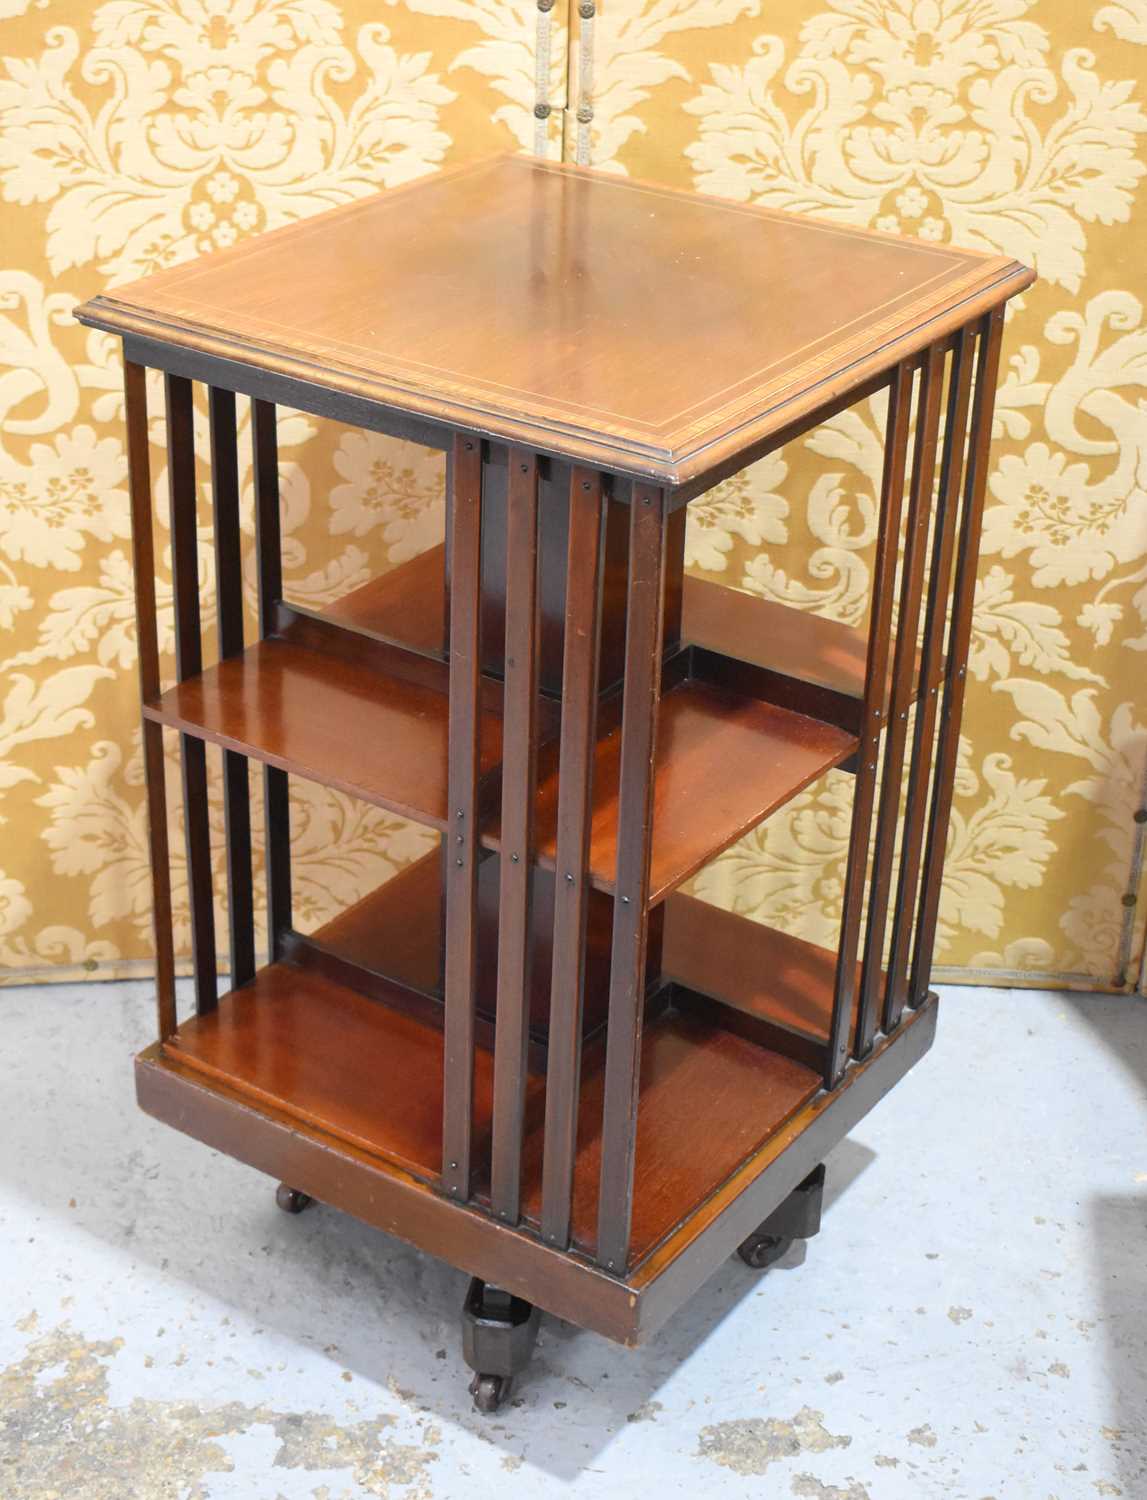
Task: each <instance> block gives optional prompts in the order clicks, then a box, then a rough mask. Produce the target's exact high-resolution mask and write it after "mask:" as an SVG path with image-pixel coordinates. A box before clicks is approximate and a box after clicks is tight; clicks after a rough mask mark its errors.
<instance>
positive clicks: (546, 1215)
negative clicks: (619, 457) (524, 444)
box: [542, 468, 605, 1249]
mask: <svg viewBox="0 0 1147 1500" xmlns="http://www.w3.org/2000/svg"><path fill="white" fill-rule="evenodd" d="M604 541H605V530H604V527H603V526H602V497H601V478H600V476H599V475H597V474H595V473H593V472H592V471H591V470H588V469H578V468H575V469H574V470H573V471H572V473H571V475H570V529H569V543H568V547H567V556H566V607H565V639H564V646H563V660H562V725H561V743H560V746H559V752H558V753H559V761H558V811H557V843H556V849H555V857H554V882H555V888H554V941H553V954H552V967H551V973H550V1027H549V1043H548V1047H547V1051H546V1121H545V1138H544V1153H543V1161H542V1238H543V1239H544V1240H546V1241H547V1242H548V1243H549V1244H551V1245H558V1246H560V1247H561V1248H562V1249H565V1247H566V1246H567V1245H568V1243H569V1230H570V1200H571V1194H572V1191H573V1168H574V1157H575V1154H576V1150H577V1115H578V1098H579V1086H580V1079H581V1035H582V993H583V989H584V985H585V934H586V914H587V898H588V895H589V876H588V871H587V865H588V860H589V833H590V815H591V812H592V807H593V753H594V741H595V732H596V725H597V691H598V664H599V658H600V649H601V578H602V557H603V550H604Z"/></svg>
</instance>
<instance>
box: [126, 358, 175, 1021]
mask: <svg viewBox="0 0 1147 1500" xmlns="http://www.w3.org/2000/svg"><path fill="white" fill-rule="evenodd" d="M123 377H124V398H125V403H126V413H127V462H128V483H129V487H130V490H131V556H132V572H133V575H134V579H135V628H136V639H137V641H138V643H139V696H140V699H141V701H142V702H144V703H149V702H151V701H152V700H153V699H155V698H157V697H158V696H159V686H160V684H159V640H158V636H157V633H156V613H155V532H154V527H153V525H152V514H151V505H152V502H151V456H150V453H149V451H148V437H147V371H146V370H145V369H144V367H143V366H142V365H137V364H133V363H132V362H131V361H130V360H129V361H127V362H126V363H125V365H124V372H123ZM143 770H144V779H145V783H146V786H147V840H148V853H149V855H150V858H151V922H152V933H153V937H154V942H155V1004H156V1018H157V1022H158V1026H159V1039H160V1041H161V1042H162V1041H166V1040H167V1038H168V1037H169V1036H171V1035H172V1033H173V1032H174V1031H175V1027H176V1014H175V950H174V941H173V937H172V926H171V854H170V850H169V848H168V843H167V787H166V783H165V781H164V762H163V729H162V726H161V725H159V724H153V723H152V722H151V721H150V720H148V719H144V720H143Z"/></svg>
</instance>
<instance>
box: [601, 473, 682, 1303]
mask: <svg viewBox="0 0 1147 1500" xmlns="http://www.w3.org/2000/svg"><path fill="white" fill-rule="evenodd" d="M664 582H665V495H664V492H663V491H662V490H660V489H658V488H655V487H654V486H653V485H648V484H635V485H634V486H633V498H632V508H631V515H630V526H629V589H628V598H627V608H626V628H625V681H624V687H623V699H622V718H621V762H620V768H619V775H618V843H617V893H616V895H615V897H614V903H613V945H612V949H611V956H610V979H609V1026H608V1033H607V1037H606V1053H605V1080H604V1088H605V1097H604V1101H603V1105H602V1122H601V1178H600V1182H599V1188H598V1218H597V1259H598V1262H599V1264H601V1265H603V1266H605V1267H606V1269H607V1270H611V1271H617V1272H619V1273H620V1272H622V1271H624V1269H625V1265H626V1261H627V1259H628V1255H629V1232H630V1223H631V1220H632V1215H633V1162H634V1153H635V1149H636V1144H637V1114H638V1103H639V1099H640V1083H641V1080H640V1070H641V1027H642V1019H643V1015H642V1013H643V1009H644V998H645V948H646V940H647V935H648V928H649V921H648V913H647V911H646V906H647V903H648V899H649V861H650V851H651V848H652V842H653V772H654V757H655V754H656V749H657V715H658V707H659V701H660V696H661V631H662V616H663V610H662V603H663V594H664Z"/></svg>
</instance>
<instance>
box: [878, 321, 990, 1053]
mask: <svg viewBox="0 0 1147 1500" xmlns="http://www.w3.org/2000/svg"><path fill="white" fill-rule="evenodd" d="M973 349H974V341H973V338H972V334H971V332H970V330H967V329H965V330H962V331H961V333H960V336H959V338H958V340H957V342H956V346H955V348H954V349H953V351H952V369H951V376H950V380H949V390H948V414H947V422H946V424H945V431H944V455H943V458H942V460H941V464H940V488H939V493H938V495H937V500H936V519H935V524H934V526H933V539H932V555H931V559H930V561H929V568H928V604H927V608H926V611H925V619H924V643H923V647H922V650H921V657H920V689H919V692H918V694H917V700H916V722H915V724H914V725H913V730H912V749H911V753H910V757H909V765H910V767H911V773H910V775H909V778H908V787H907V794H906V805H905V808H904V820H903V831H902V834H901V845H900V871H899V875H898V877H897V882H896V900H895V902H894V903H893V908H892V938H891V941H890V944H889V954H888V978H887V981H886V986H885V992H884V1018H883V1029H884V1030H885V1031H891V1030H892V1029H893V1028H894V1027H895V1026H896V1025H897V1023H898V1022H899V1020H900V1012H901V1011H902V1010H903V1008H904V1000H905V992H906V989H907V985H908V950H909V945H910V943H911V938H912V928H913V925H914V920H913V919H914V916H915V909H916V903H917V900H918V896H919V881H920V857H921V851H922V848H923V843H924V824H925V814H926V810H927V800H928V782H929V773H930V771H931V766H932V742H933V739H934V738H935V730H936V710H937V701H938V695H939V687H938V685H937V681H936V679H937V676H938V673H939V667H940V659H941V655H942V652H943V647H944V629H945V624H946V619H945V616H946V614H947V609H948V603H949V599H950V597H951V587H952V554H953V548H954V545H955V539H956V517H957V511H958V509H959V501H960V481H961V478H962V476H963V472H964V448H965V445H966V443H967V429H968V400H969V396H970V393H971V386H972V355H973Z"/></svg>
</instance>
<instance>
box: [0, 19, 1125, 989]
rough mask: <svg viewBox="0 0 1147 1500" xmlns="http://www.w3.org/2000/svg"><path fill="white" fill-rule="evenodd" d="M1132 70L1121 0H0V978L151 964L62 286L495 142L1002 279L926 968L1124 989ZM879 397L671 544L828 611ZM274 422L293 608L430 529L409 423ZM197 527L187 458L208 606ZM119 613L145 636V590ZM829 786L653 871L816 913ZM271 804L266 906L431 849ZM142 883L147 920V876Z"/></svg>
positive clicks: (113, 492) (434, 482)
mask: <svg viewBox="0 0 1147 1500" xmlns="http://www.w3.org/2000/svg"><path fill="white" fill-rule="evenodd" d="M1145 72H1147V0H789V3H786V4H784V5H777V4H768V3H763V0H596V3H593V4H590V3H580V0H552V3H550V0H540V3H538V0H375V3H373V4H367V3H364V0H337V3H336V0H0V202H2V205H3V206H2V210H0V657H2V659H3V663H4V669H3V675H2V678H0V820H2V821H0V970H2V973H3V977H4V979H6V980H7V982H9V983H11V982H18V981H21V980H25V979H28V978H33V977H35V978H61V977H71V976H74V975H75V974H76V973H77V972H80V973H83V972H90V973H93V974H95V975H98V976H101V977H112V976H115V975H119V974H131V973H138V972H143V971H144V970H145V969H146V967H147V965H148V961H149V960H148V955H149V952H150V935H149V930H148V926H149V908H148V901H149V888H148V881H147V870H146V855H145V849H146V844H145V836H144V835H145V829H144V810H143V801H142V785H141V783H142V770H141V764H140V756H139V738H138V733H137V729H136V718H137V709H136V691H135V680H134V669H135V638H134V629H133V625H132V618H131V615H132V604H131V579H130V569H129V565H128V520H127V496H126V490H125V484H126V478H125V458H124V449H123V439H122V425H121V424H122V398H121V394H120V369H119V354H118V350H117V348H116V347H115V344H114V342H113V341H112V340H111V339H108V338H106V337H104V336H102V335H98V334H94V333H91V332H86V331H85V330H83V329H81V328H79V327H78V325H76V324H75V323H74V321H73V320H72V318H71V315H70V313H71V309H72V307H73V306H74V305H75V304H76V302H77V301H79V300H81V299H83V298H85V297H88V296H90V295H92V294H93V293H95V292H96V291H98V290H100V289H101V288H102V287H104V286H106V285H111V284H113V283H115V282H117V281H124V280H129V279H131V278H133V277H135V276H138V275H142V274H145V273H146V272H147V271H149V270H151V269H153V268H156V267H158V266H160V265H165V264H170V263H174V262H176V261H178V260H181V259H186V258H188V257H191V256H194V255H198V254H201V253H204V252H206V251H209V250H211V249H212V248H214V247H216V246H224V245H227V244H230V243H233V242H234V241H235V240H236V239H238V238H240V237H242V236H245V235H250V234H254V233H258V232H259V231H260V230H261V229H264V228H269V227H273V226H274V225H277V224H281V223H285V222H287V221H289V220H292V219H295V218H298V217H301V216H304V215H306V214H311V213H317V212H320V211H321V210H322V209H324V208H326V207H328V206H330V205H332V204H336V203H340V202H345V201H347V200H348V199H351V198H354V197H357V196H360V195H362V194H366V193H371V192H375V191H377V190H379V189H385V188H387V187H391V186H394V185H396V184H399V183H401V182H405V181H408V180H410V179H411V178H414V177H417V176H419V175H422V174H424V173H427V172H432V171H435V170H437V169H438V168H440V167H442V166H445V165H450V164H453V163H455V162H459V161H462V160H465V159H467V158H471V157H478V156H483V155H487V154H489V153H491V152H493V151H496V150H505V149H521V150H529V151H535V152H541V153H545V154H548V155H553V156H557V155H564V156H565V157H566V159H569V160H578V161H583V162H585V161H588V162H593V163H595V164H597V165H600V166H603V167H607V168H608V169H610V170H613V171H616V172H623V173H630V174H632V175H634V176H639V177H646V178H652V179H656V180H660V181H667V182H671V183H675V184H678V185H681V186H685V187H690V188H693V189H696V190H700V191H705V192H710V193H716V194H720V195H724V196H728V197H733V198H737V199H739V200H742V201H753V202H759V203H764V204H769V205H772V206H775V207H779V208H782V209H789V210H795V211H801V212H809V213H816V214H823V215H827V216H829V217H831V218H835V219H838V220H841V221H846V222H850V223H856V224H866V225H873V226H876V227H878V228H881V229H892V230H897V231H900V232H902V233H906V234H919V235H923V236H925V237H928V238H936V239H949V238H950V239H951V240H953V241H954V242H956V243H960V244H966V245H973V246H975V245H979V246H983V247H991V248H996V249H999V250H1001V251H1005V252H1007V253H1008V254H1011V255H1014V256H1016V257H1018V258H1019V259H1021V260H1024V261H1026V262H1028V263H1029V264H1032V265H1034V266H1035V267H1036V269H1037V270H1038V271H1039V273H1040V277H1041V279H1040V281H1039V282H1038V283H1037V285H1036V286H1035V287H1034V288H1033V289H1032V291H1031V292H1029V293H1028V294H1027V295H1026V297H1025V298H1023V299H1022V301H1021V303H1020V304H1018V305H1017V304H1013V312H1012V316H1011V319H1010V322H1009V329H1008V335H1007V343H1006V346H1005V360H1006V369H1007V376H1006V383H1005V385H1004V388H1003V390H1002V392H1001V399H1000V403H999V409H998V421H997V431H996V444H995V447H994V450H993V468H992V475H991V488H990V496H989V504H988V510H987V516H986V525H985V536H984V557H983V564H982V568H981V575H980V582H979V589H978V593H977V606H976V615H975V635H974V644H973V655H972V671H973V674H974V683H973V691H972V692H971V693H970V694H969V704H968V714H967V720H966V725H965V730H966V732H965V736H964V740H963V745H962V757H961V765H960V775H959V782H958V787H957V796H956V801H955V816H954V822H953V828H952V835H951V841H950V846H949V862H948V871H947V881H946V888H945V896H944V903H943V907H942V912H941V931H940V941H939V947H938V963H939V965H940V974H941V977H945V976H947V977H952V976H953V975H955V974H958V975H959V976H960V977H961V978H964V979H985V980H986V979H999V978H1006V979H1008V980H1010V981H1013V982H1014V981H1017V980H1018V981H1020V982H1032V983H1041V984H1055V985H1059V984H1072V985H1079V986H1085V987H1092V986H1095V987H1111V988H1127V989H1132V988H1135V987H1136V986H1137V985H1139V984H1140V980H1141V976H1140V964H1141V959H1142V953H1143V947H1144V942H1143V939H1144V918H1145V916H1147V913H1144V912H1143V909H1142V908H1143V905H1144V900H1145V899H1147V896H1145V892H1144V890H1143V884H1142V879H1141V868H1142V864H1143V840H1144V837H1145V836H1147V813H1143V812H1141V810H1142V809H1144V808H1145V807H1147V727H1145V726H1147V694H1144V693H1143V691H1142V689H1141V686H1140V684H1141V681H1142V677H1143V671H1142V669H1143V667H1144V665H1145V664H1147V663H1145V659H1144V652H1145V651H1147V395H1145V392H1144V387H1145V385H1147V321H1145V318H1144V308H1143V299H1144V297H1145V296H1147V257H1145V256H1144V254H1143V248H1144V242H1143V238H1142V235H1141V234H1140V235H1137V233H1136V230H1135V227H1134V216H1135V213H1136V210H1138V211H1139V213H1140V214H1142V212H1143V211H1144V201H1145V200H1144V195H1145V194H1147V187H1145V186H1144V184H1143V180H1142V179H1143V176H1144V171H1145V165H1144V160H1145V153H1147V141H1145V140H1144V135H1145V134H1147V77H1145ZM155 397H156V399H155V400H154V401H153V403H152V412H153V438H154V440H155V442H156V444H157V448H156V452H155V454H154V455H153V467H154V470H155V480H156V502H157V503H156V519H157V524H158V526H159V528H160V530H159V532H158V533H157V535H158V538H159V541H160V548H159V550H160V560H161V577H160V600H161V604H167V603H169V601H170V586H169V571H168V569H169V558H168V557H167V555H166V551H165V547H164V542H165V538H166V530H165V527H166V516H165V500H164V494H165V489H164V487H165V483H166V475H165V473H164V469H163V459H162V436H163V434H162V404H161V401H160V400H159V392H158V389H157V390H156V392H155ZM245 407H246V403H244V402H240V409H241V418H242V421H243V423H244V424H245V423H246V420H247V415H246V409H245ZM880 417H881V412H880V408H879V403H878V402H874V403H871V404H868V405H865V406H863V407H861V408H858V409H856V410H854V411H852V412H849V413H847V414H845V415H843V416H841V417H839V418H837V419H836V420H835V421H833V422H832V423H830V424H828V425H826V426H825V427H823V428H821V429H819V430H818V431H817V432H815V433H813V434H811V435H810V436H809V437H808V438H806V439H805V440H804V441H802V442H800V443H797V444H793V445H791V446H790V447H789V448H788V449H786V450H785V451H784V452H781V453H778V454H775V455H773V456H772V457H771V458H769V459H767V460H765V461H763V462H762V463H760V464H758V465H756V466H755V468H754V469H752V470H750V471H749V472H747V473H746V474H745V475H742V476H739V477H738V478H737V479H735V480H733V481H730V482H728V483H726V484H724V485H722V486H721V487H720V488H719V489H718V490H716V491H714V492H713V493H712V494H711V495H709V496H707V497H705V498H704V499H703V500H702V501H699V502H697V503H696V504H695V505H694V507H693V508H692V509H693V513H692V515H691V524H690V530H689V538H688V546H689V562H690V566H691V568H692V569H693V570H695V571H697V572H699V573H700V574H702V575H704V576H706V577H710V578H714V579H717V580H719V581H720V582H722V583H725V584H727V585H729V586H732V587H736V588H741V589H746V590H748V591H750V592H755V593H758V594H761V595H763V596H766V597H768V598H772V599H777V600H782V601H784V602H786V603H788V604H791V605H793V606H795V607H797V608H802V609H809V610H814V611H817V612H820V613H823V614H826V615H830V616H832V617H834V618H838V619H842V620H847V621H850V622H857V621H860V620H862V619H863V618H864V610H865V599H866V594H867V587H868V579H869V567H870V562H871V552H872V544H873V532H872V528H873V523H874V515H875V506H874V486H875V483H876V481H877V479H878V475H879V463H880V441H879V434H880ZM201 435H202V437H203V446H204V447H205V446H206V419H205V417H204V418H203V419H202V423H201ZM279 439H280V448H281V454H282V459H283V496H284V533H285V546H286V558H285V561H286V571H287V575H288V579H289V588H288V592H289V593H290V594H291V596H292V597H295V598H298V599H300V600H301V601H305V602H307V603H309V604H311V605H317V606H320V607H321V605H322V604H323V603H325V602H329V601H330V600H332V599H333V598H335V597H337V596H338V595H339V594H341V593H343V592H346V591H347V590H348V589H350V588H353V587H356V586H357V585H358V584H360V583H362V582H364V581H365V580H366V579H367V578H368V577H370V576H371V575H372V574H373V573H377V572H379V571H381V570H382V569H384V568H386V567H389V566H394V565H396V564H398V563H400V562H402V561H403V560H405V559H406V558H408V557H410V556H412V555H414V554H415V553H417V552H418V551H420V550H422V549H423V548H424V547H426V546H428V545H431V544H432V543H433V542H434V541H435V540H437V538H438V536H440V534H441V528H442V510H441V460H440V458H439V457H438V456H437V455H434V454H429V453H427V452H425V451H424V450H421V449H418V448H414V447H411V446H410V445H406V444H401V443H397V442H393V441H388V440H385V439H382V438H378V437H375V436H373V435H370V434H363V433H355V432H350V431H344V430H342V429H339V428H337V427H336V426H334V425H333V424H330V423H325V422H320V421H318V420H317V419H314V418H312V417H309V416H305V415H302V414H297V413H290V412H284V413H283V414H282V416H281V420H280V432H279ZM241 443H242V444H243V447H244V449H245V448H246V431H245V427H244V431H243V432H241ZM244 486H245V506H246V514H247V519H246V524H247V526H248V531H249V532H250V529H251V522H250V502H251V494H250V476H249V472H248V473H245V474H244ZM207 516H208V507H207V491H206V488H204V507H203V511H202V517H203V555H202V569H201V571H202V575H203V587H204V609H205V618H208V619H209V618H210V611H211V605H212V597H213V580H212V575H211V550H210V530H209V526H208V524H207ZM251 581H252V583H253V579H252V580H251ZM161 631H162V632H163V635H164V645H165V647H166V648H170V646H171V638H170V621H169V618H168V616H167V613H166V611H165V613H164V617H163V619H162V621H161ZM172 749H174V746H172ZM173 773H174V767H173ZM850 795H851V789H850V783H849V781H848V779H847V778H845V777H843V776H833V777H830V778H828V779H826V781H825V782H824V783H822V784H821V785H820V786H819V787H816V788H814V789H812V790H811V791H810V792H808V793H806V794H804V795H803V796H802V797H801V798H800V799H798V801H797V802H796V803H795V804H793V806H792V807H791V808H790V809H789V811H788V813H787V814H786V815H785V816H784V817H782V818H779V819H774V820H772V821H771V822H770V823H769V824H767V825H766V826H764V827H762V828H761V829H759V830H758V831H757V832H756V833H755V834H754V835H752V836H750V837H749V838H747V839H745V840H743V841H742V842H741V843H740V844H739V845H737V846H736V847H735V848H734V849H732V850H730V851H728V852H727V853H726V854H725V855H723V856H722V857H721V858H719V859H718V860H716V861H714V862H713V864H712V865H711V866H710V867H709V868H708V869H707V870H706V871H705V872H703V874H702V875H701V876H700V877H698V880H697V882H696V886H695V889H696V890H697V892H698V893H699V894H701V895H702V896H704V897H705V898H706V899H709V900H713V901H716V902H719V903H721V904H724V905H730V906H733V907H734V908H735V909H737V910H739V911H743V912H745V913H748V914H750V915H752V916H754V917H756V918H759V919H760V920H765V921H770V922H775V923H778V924H781V925H784V926H786V927H788V928H790V929H791V930H794V931H798V932H800V933H802V934H804V935H806V936H809V937H812V938H814V939H820V940H826V939H827V940H831V936H832V931H833V927H834V924H835V922H836V920H837V916H838V912H839V899H840V887H841V880H842V874H843V856H844V849H845V842H846V837H847V815H848V802H849V797H850ZM172 803H173V808H174V806H175V805H176V802H175V799H172ZM173 817H175V813H174V811H173ZM1141 819H1142V820H1141ZM216 821H217V833H218V834H219V835H221V832H222V813H221V811H218V809H216ZM292 833H293V846H294V853H295V864H296V875H295V898H296V907H297V915H298V920H299V925H300V926H308V927H309V926H312V925H314V924H316V923H318V922H321V921H322V920H324V919H325V918H326V917H328V916H329V915H331V913H332V912H333V911H334V910H337V909H339V908H341V907H342V906H344V905H346V904H347V903H348V902H349V901H351V900H353V899H355V898H356V897H357V896H358V895H359V894H361V893H362V892H364V891H365V890H367V889H369V888H371V887H372V886H373V885H376V884H377V883H379V882H380V881H382V880H384V879H385V878H387V876H388V875H390V874H392V873H393V872H394V871H395V870H396V869H398V868H399V867H400V866H401V865H402V864H404V863H406V862H407V861H408V860H409V859H411V858H413V857H416V856H417V855H418V854H420V853H421V852H422V851H424V850H425V849H426V848H427V847H428V845H429V840H430V838H431V835H430V834H429V833H428V832H427V831H426V830H424V829H420V828H419V827H417V826H416V825H413V824H410V823H408V822H404V821H403V820H400V819H397V818H395V817H392V816H390V815H388V814H385V813H382V812H381V811H379V810H378V809H374V808H369V807H365V806H363V805H361V804H358V803H355V802H353V801H352V800H351V799H349V798H346V797H342V796H340V795H338V794H336V793H333V792H329V791H326V790H323V789H321V788H316V787H311V786H309V785H308V784H306V783H303V782H301V781H299V780H298V779H295V781H294V784H293V805H292ZM179 842H180V837H179V830H178V829H177V828H175V827H173V846H174V847H178V846H179ZM220 842H221V840H220V838H219V837H217V838H216V845H217V846H218V845H219V843H220ZM175 895H176V903H177V914H178V919H179V922H180V924H181V926H182V927H183V928H185V927H186V921H187V913H186V896H185V889H184V886H183V884H182V876H181V873H180V872H179V871H178V870H177V872H176V889H175ZM183 936H186V933H185V932H184V933H183Z"/></svg>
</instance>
